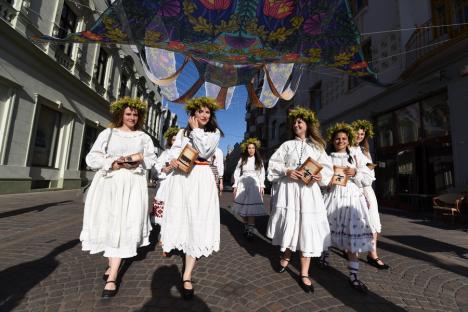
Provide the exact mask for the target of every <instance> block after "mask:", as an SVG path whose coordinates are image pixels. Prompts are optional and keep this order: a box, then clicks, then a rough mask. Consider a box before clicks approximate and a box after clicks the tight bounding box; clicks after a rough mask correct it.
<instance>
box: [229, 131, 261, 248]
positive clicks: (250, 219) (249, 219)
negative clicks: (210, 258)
mask: <svg viewBox="0 0 468 312" xmlns="http://www.w3.org/2000/svg"><path fill="white" fill-rule="evenodd" d="M259 148H260V141H259V140H258V139H256V138H250V139H247V140H246V141H245V142H244V143H242V144H241V151H242V156H241V159H239V162H238V163H237V166H236V169H235V170H234V184H233V185H232V188H233V190H232V193H233V196H234V204H233V207H232V209H233V211H234V213H237V214H238V215H240V216H241V217H242V219H243V221H244V236H245V238H246V239H247V240H252V239H253V238H254V231H255V217H257V216H264V215H266V212H265V207H264V206H263V195H264V193H265V167H264V166H263V160H262V157H261V155H260V152H259V151H258V149H259Z"/></svg>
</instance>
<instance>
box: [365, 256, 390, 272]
mask: <svg viewBox="0 0 468 312" xmlns="http://www.w3.org/2000/svg"><path fill="white" fill-rule="evenodd" d="M379 261H382V259H380V258H375V259H374V258H372V257H371V256H369V255H367V263H369V264H370V265H372V266H374V267H376V268H377V269H379V270H388V269H389V268H390V267H389V266H388V264H385V263H384V264H380V263H379ZM382 263H383V261H382Z"/></svg>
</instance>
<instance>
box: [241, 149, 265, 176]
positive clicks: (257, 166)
mask: <svg viewBox="0 0 468 312" xmlns="http://www.w3.org/2000/svg"><path fill="white" fill-rule="evenodd" d="M249 145H253V146H255V144H253V143H252V144H249ZM249 145H247V148H246V149H245V151H244V152H243V153H242V155H241V167H243V166H244V165H245V164H246V163H247V159H248V158H249V152H248V151H247V149H248V148H249ZM254 157H255V170H260V169H262V167H263V159H262V155H260V152H259V151H258V149H257V147H256V146H255V155H254Z"/></svg>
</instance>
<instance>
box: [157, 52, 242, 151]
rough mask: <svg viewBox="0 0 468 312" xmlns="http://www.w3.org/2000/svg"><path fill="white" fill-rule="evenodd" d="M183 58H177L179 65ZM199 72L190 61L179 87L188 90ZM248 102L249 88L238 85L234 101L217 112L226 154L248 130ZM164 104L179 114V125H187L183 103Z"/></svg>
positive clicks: (202, 91) (164, 102) (165, 101)
mask: <svg viewBox="0 0 468 312" xmlns="http://www.w3.org/2000/svg"><path fill="white" fill-rule="evenodd" d="M182 60H183V59H181V58H177V59H176V61H177V63H178V64H177V66H180V62H181V61H182ZM198 76H199V75H198V72H197V69H196V68H195V66H194V65H193V64H191V63H189V64H188V65H187V66H186V68H185V69H184V71H183V72H182V74H181V75H180V76H179V78H178V79H177V87H178V89H180V90H184V91H185V90H187V89H188V88H189V87H190V86H191V85H192V84H193V83H194V82H195V81H196V80H197V79H198ZM203 95H205V94H204V88H203V87H202V88H200V91H199V92H198V93H197V94H196V95H195V97H197V96H203ZM246 103H247V90H246V88H245V86H237V87H236V90H235V92H234V95H233V98H232V103H231V105H230V106H229V107H228V109H227V110H224V109H220V110H218V111H217V112H216V120H217V121H218V125H219V127H220V128H221V130H222V131H223V132H224V137H223V138H221V141H220V143H219V148H220V149H221V150H222V151H223V153H224V155H226V152H227V148H228V146H231V147H232V146H234V144H236V143H240V142H242V141H243V139H244V133H245V130H246V128H245V127H246V123H245V112H246V108H245V106H246ZM163 104H164V105H168V106H169V109H170V110H171V112H174V113H175V114H177V124H178V126H179V127H185V126H186V125H187V114H186V112H185V109H184V106H185V105H183V104H177V103H172V102H170V101H168V100H167V99H163Z"/></svg>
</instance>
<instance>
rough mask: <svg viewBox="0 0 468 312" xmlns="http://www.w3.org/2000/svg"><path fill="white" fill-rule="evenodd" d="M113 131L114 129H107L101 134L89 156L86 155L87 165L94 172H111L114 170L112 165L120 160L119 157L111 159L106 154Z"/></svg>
mask: <svg viewBox="0 0 468 312" xmlns="http://www.w3.org/2000/svg"><path fill="white" fill-rule="evenodd" d="M111 131H112V129H106V130H104V131H102V132H101V133H99V135H98V137H97V139H96V141H95V142H94V144H93V147H91V150H90V151H89V153H88V155H86V164H87V165H88V167H90V168H91V169H93V170H105V171H109V170H111V168H112V163H113V162H114V161H116V160H117V159H118V157H111V156H110V155H109V154H107V153H106V146H108V141H109V135H110V134H111ZM110 139H112V137H111V138H110Z"/></svg>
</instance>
